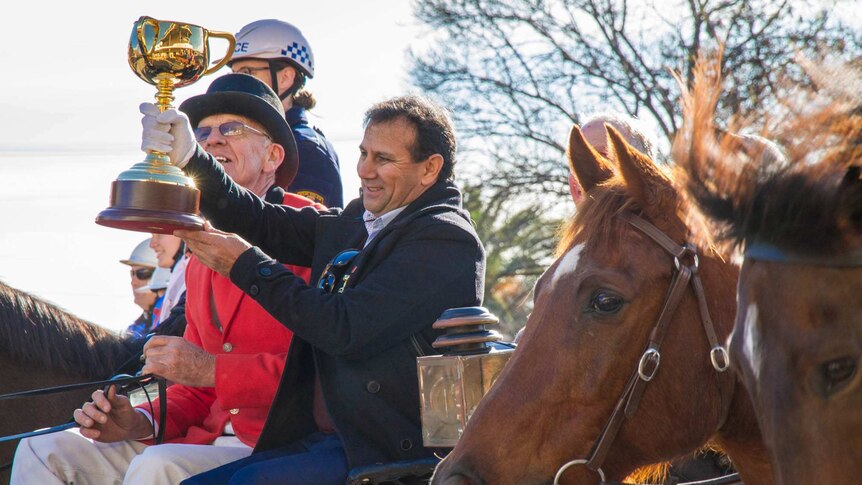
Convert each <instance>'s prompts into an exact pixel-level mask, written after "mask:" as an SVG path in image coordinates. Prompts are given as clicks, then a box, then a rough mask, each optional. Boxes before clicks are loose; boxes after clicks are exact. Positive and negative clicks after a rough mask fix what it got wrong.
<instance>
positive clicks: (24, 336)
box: [0, 282, 130, 379]
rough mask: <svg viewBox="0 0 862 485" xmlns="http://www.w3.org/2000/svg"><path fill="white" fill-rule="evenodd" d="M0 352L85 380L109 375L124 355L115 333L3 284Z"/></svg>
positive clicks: (120, 342)
mask: <svg viewBox="0 0 862 485" xmlns="http://www.w3.org/2000/svg"><path fill="white" fill-rule="evenodd" d="M0 354H4V355H7V356H8V358H9V360H11V361H12V362H19V363H21V364H22V365H32V366H37V367H40V368H44V369H46V370H54V371H58V372H63V373H65V374H68V375H76V376H82V377H85V378H88V379H104V378H107V377H109V376H110V374H111V372H112V371H113V370H114V369H115V367H116V365H117V364H118V363H120V362H121V359H124V358H128V357H129V355H130V354H129V351H128V350H126V348H125V347H124V345H123V344H122V340H121V339H120V338H119V337H118V336H116V335H114V334H112V333H110V332H109V331H107V330H105V329H103V328H101V327H99V326H97V325H94V324H92V323H90V322H87V321H85V320H82V319H80V318H78V317H75V316H73V315H71V314H69V313H66V312H64V311H63V310H61V309H59V308H58V307H56V306H54V305H52V304H50V303H48V302H46V301H44V300H42V299H40V298H37V297H35V296H32V295H30V294H28V293H26V292H23V291H21V290H18V289H15V288H12V287H11V286H8V285H6V284H4V283H3V282H0Z"/></svg>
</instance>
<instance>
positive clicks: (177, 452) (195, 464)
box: [11, 428, 252, 485]
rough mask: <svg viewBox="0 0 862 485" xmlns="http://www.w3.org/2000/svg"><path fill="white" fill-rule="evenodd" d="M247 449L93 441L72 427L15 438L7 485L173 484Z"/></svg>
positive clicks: (244, 453)
mask: <svg viewBox="0 0 862 485" xmlns="http://www.w3.org/2000/svg"><path fill="white" fill-rule="evenodd" d="M232 440H236V438H232ZM236 442H238V440H236ZM251 451H252V449H251V448H250V447H248V446H246V445H244V444H241V443H240V446H215V445H187V444H162V445H156V446H147V445H145V444H143V443H139V442H137V441H119V442H116V443H99V442H97V441H93V440H91V439H88V438H85V437H83V436H81V434H80V433H79V432H78V430H77V428H75V429H70V430H66V431H62V432H59V433H53V434H47V435H43V436H36V437H33V438H27V439H24V440H21V443H20V444H19V445H18V449H17V450H16V451H15V459H14V461H13V462H12V463H13V464H12V481H11V484H12V485H29V484H33V485H58V484H70V483H74V484H75V485H91V484H92V485H102V484H111V485H114V484H127V485H132V484H134V485H138V484H141V485H144V484H147V485H149V484H165V485H169V484H177V483H179V482H180V481H182V480H184V479H186V478H188V477H190V476H192V475H196V474H198V473H201V472H205V471H207V470H212V469H213V468H216V467H218V466H221V465H224V464H225V463H230V462H232V461H236V460H239V459H241V458H245V457H247V456H249V455H251Z"/></svg>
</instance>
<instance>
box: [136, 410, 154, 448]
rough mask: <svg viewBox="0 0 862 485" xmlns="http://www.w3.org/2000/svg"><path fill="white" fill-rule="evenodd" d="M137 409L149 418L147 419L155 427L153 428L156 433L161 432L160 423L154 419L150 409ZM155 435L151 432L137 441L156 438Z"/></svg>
mask: <svg viewBox="0 0 862 485" xmlns="http://www.w3.org/2000/svg"><path fill="white" fill-rule="evenodd" d="M135 411H137V412H139V413H141V414H143V415H144V417H146V418H147V421H149V422H150V425H151V426H152V427H153V430H154V431H155V433H156V434H159V423H157V422H155V420H154V419H153V415H152V414H150V412H149V411H146V410H143V409H141V408H135ZM155 437H156V436H155V435H152V434H151V435H149V436H144V437H143V438H137V441H143V440H151V439H155Z"/></svg>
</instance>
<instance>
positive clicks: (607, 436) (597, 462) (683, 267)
mask: <svg viewBox="0 0 862 485" xmlns="http://www.w3.org/2000/svg"><path fill="white" fill-rule="evenodd" d="M619 217H620V218H621V219H622V220H624V221H625V222H627V223H629V224H631V225H632V226H634V227H635V228H637V229H638V230H640V231H641V232H642V233H644V234H645V235H646V236H648V237H649V238H650V239H652V240H653V241H655V242H656V243H657V244H658V245H659V246H661V247H662V248H663V249H664V250H665V251H667V252H668V253H670V255H671V256H673V261H674V266H675V269H676V271H675V274H674V276H673V279H672V281H671V285H670V288H669V289H668V292H667V296H666V297H665V300H664V305H663V306H662V309H661V312H660V313H659V316H658V320H656V323H655V325H654V326H653V329H652V332H651V333H650V337H649V343H648V344H647V346H646V349H645V350H644V352H643V354H641V357H640V359H639V361H638V365H637V367H636V368H635V371H634V372H633V373H632V376H631V377H630V378H629V380H628V383H627V384H626V386H625V388H624V390H623V393H622V395H621V396H620V398H619V400H618V401H617V404H616V406H614V410H613V413H612V414H611V417H610V419H608V421H607V423H606V424H605V427H604V429H603V430H602V433H601V435H599V438H598V440H597V441H596V442H595V444H594V445H593V449H592V451H591V453H590V455H589V458H587V459H577V460H572V461H569V462H568V463H565V464H564V465H563V466H562V467H560V469H559V471H557V474H556V475H555V476H554V485H558V484H559V481H560V478H562V476H563V473H565V471H566V470H567V469H568V468H569V467H572V466H575V465H584V466H586V467H587V468H589V469H590V470H592V471H594V472H596V473H598V475H599V478H600V479H601V481H602V483H607V482H606V481H605V473H604V471H602V464H603V463H604V461H605V458H606V457H607V454H608V451H609V450H610V448H611V445H612V444H613V442H614V439H615V438H616V436H617V433H618V432H619V430H620V428H621V427H622V424H623V421H625V419H626V418H630V417H631V416H632V415H634V413H635V411H637V408H638V405H639V404H640V400H641V397H642V396H643V393H644V390H645V389H646V386H647V384H649V382H650V381H651V380H652V379H653V377H655V375H656V372H657V371H658V367H659V363H660V362H661V352H660V349H661V344H662V341H663V340H664V337H665V334H666V333H667V327H668V324H669V323H670V320H671V317H672V316H673V314H674V312H675V311H676V309H677V307H678V306H679V304H680V302H681V301H682V298H683V296H684V295H685V290H686V288H687V287H688V285H689V283H691V286H692V289H693V290H694V294H695V296H696V298H697V305H698V308H699V309H700V319H701V323H702V324H703V329H704V331H705V333H706V337H707V339H708V340H709V345H710V351H709V359H710V361H711V362H712V367H713V368H714V369H715V370H716V371H718V372H724V371H725V370H727V368H728V366H729V365H730V360H729V359H728V356H727V351H726V350H725V349H724V347H723V346H722V345H721V344H720V343H719V342H718V337H717V335H716V333H715V326H714V325H713V323H712V318H711V317H710V316H709V309H708V308H707V304H706V295H705V294H704V290H703V283H701V280H700V274H699V272H698V270H699V261H698V257H697V249H696V248H695V247H694V246H693V245H691V244H684V245H679V244H677V243H675V242H674V241H673V239H671V238H670V237H668V236H667V235H666V234H665V233H664V232H662V231H661V230H660V229H659V228H657V227H655V226H654V225H652V224H651V223H649V222H647V221H646V220H645V219H643V218H642V217H640V216H637V215H635V214H633V213H630V212H624V213H621V214H619Z"/></svg>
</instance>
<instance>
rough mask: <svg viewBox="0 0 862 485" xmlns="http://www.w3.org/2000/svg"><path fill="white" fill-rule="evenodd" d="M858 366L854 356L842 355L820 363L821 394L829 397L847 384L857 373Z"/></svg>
mask: <svg viewBox="0 0 862 485" xmlns="http://www.w3.org/2000/svg"><path fill="white" fill-rule="evenodd" d="M856 367H857V365H856V359H854V358H853V357H841V358H840V359H834V360H830V361H829V362H824V363H823V364H820V369H819V370H820V379H819V380H820V381H821V386H819V387H821V389H820V390H821V395H822V396H823V397H829V396H830V395H832V394H834V393H836V392H838V391H839V390H841V389H843V388H844V387H845V386H847V384H849V383H850V381H851V380H853V377H854V376H855V375H856Z"/></svg>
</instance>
